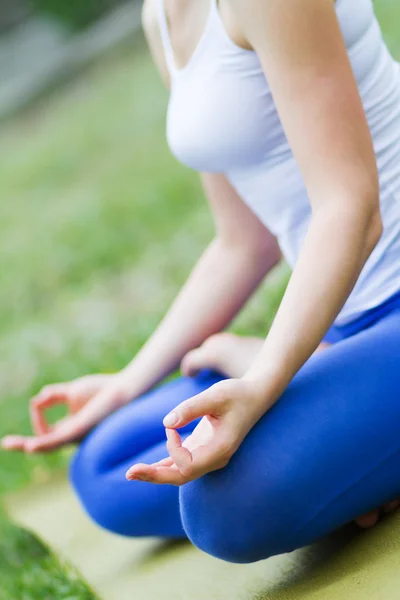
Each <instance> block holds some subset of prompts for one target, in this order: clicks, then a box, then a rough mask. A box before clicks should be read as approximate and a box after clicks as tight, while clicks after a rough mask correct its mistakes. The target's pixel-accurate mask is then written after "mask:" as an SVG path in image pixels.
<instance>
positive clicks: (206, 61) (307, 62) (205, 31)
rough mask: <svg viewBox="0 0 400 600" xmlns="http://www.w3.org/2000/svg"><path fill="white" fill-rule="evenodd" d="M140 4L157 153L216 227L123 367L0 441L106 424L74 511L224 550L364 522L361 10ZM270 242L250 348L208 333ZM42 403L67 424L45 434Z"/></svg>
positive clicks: (372, 263)
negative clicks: (162, 134) (164, 119)
mask: <svg viewBox="0 0 400 600" xmlns="http://www.w3.org/2000/svg"><path fill="white" fill-rule="evenodd" d="M143 15H144V28H145V31H146V35H147V38H148V41H149V45H150V48H151V50H152V53H153V55H154V59H155V62H156V63H157V65H158V67H159V69H160V72H161V74H162V76H163V78H164V80H165V82H166V84H167V85H168V86H169V87H170V89H171V97H170V104H169V110H168V127H167V129H168V140H169V144H170V146H171V149H172V151H173V152H174V153H175V155H176V156H177V157H178V158H179V159H180V160H181V161H182V162H184V163H185V164H186V165H188V166H190V167H192V168H194V169H196V170H198V171H199V172H201V173H202V180H203V183H204V188H205V191H206V195H207V197H208V200H209V203H210V206H211V210H212V212H213V215H214V218H215V224H216V236H215V239H214V241H213V242H212V243H211V245H210V246H209V247H208V248H207V250H206V251H205V253H204V254H203V256H202V257H201V259H200V260H199V262H198V264H197V266H196V267H195V269H194V271H193V272H192V274H191V276H190V278H189V280H188V282H187V283H186V285H185V286H184V288H183V289H182V291H181V293H180V294H179V296H178V298H177V300H176V301H175V303H174V305H173V306H172V308H171V309H170V311H169V312H168V314H167V316H166V317H165V319H164V320H163V322H162V323H161V325H160V326H159V327H158V329H157V331H156V332H155V333H154V334H153V336H152V337H151V338H150V339H149V341H148V342H147V344H146V345H145V346H144V348H143V349H142V350H141V351H140V352H139V354H138V355H137V356H136V357H135V358H134V359H133V361H132V362H131V364H130V365H129V366H128V367H127V368H126V369H124V370H123V371H122V372H121V373H119V374H117V375H112V376H110V375H98V376H92V377H86V378H83V379H80V380H78V381H75V382H72V383H66V384H60V385H54V386H50V387H48V388H46V389H44V390H43V391H42V392H41V393H40V394H39V395H38V396H37V397H36V398H34V399H33V401H32V422H33V427H34V431H35V436H34V437H31V438H26V437H21V436H12V437H9V438H6V439H5V440H4V441H3V446H4V447H5V448H7V449H15V450H23V451H26V452H41V451H46V450H51V449H53V448H57V447H59V446H61V445H63V444H66V443H68V442H71V441H74V440H77V439H80V438H81V437H82V436H84V435H85V434H86V433H87V432H88V431H89V430H90V429H91V428H93V427H94V426H95V425H98V424H99V423H100V422H101V421H103V422H102V423H101V424H100V425H98V427H97V428H96V429H94V431H93V432H92V433H90V435H88V436H87V437H86V439H85V440H84V441H83V443H82V444H81V446H80V449H79V450H78V452H77V455H76V457H75V459H74V461H73V465H72V468H71V479H72V483H73V485H74V486H75V489H76V491H77V493H78V495H79V497H80V498H81V501H82V503H83V505H84V506H85V507H86V510H87V511H88V512H89V514H90V515H91V516H92V517H93V519H94V520H96V521H97V522H98V523H99V524H100V525H102V526H103V527H105V528H108V529H110V530H112V531H114V532H117V533H120V534H123V535H127V536H147V535H151V536H153V535H156V536H165V537H174V538H177V537H184V536H188V537H189V538H190V539H191V540H192V541H193V543H194V544H196V545H197V546H198V547H199V548H201V549H203V550H204V551H206V552H208V553H210V554H212V555H214V556H217V557H220V558H222V559H224V560H228V561H232V562H251V561H256V560H260V559H263V558H267V557H269V556H272V555H274V554H279V553H282V552H287V551H290V550H293V549H295V548H298V547H301V546H304V545H306V544H308V543H310V542H312V541H314V540H316V539H318V538H320V537H321V536H322V535H324V534H326V533H328V532H330V531H332V530H333V529H335V528H337V527H339V526H341V525H342V524H344V523H346V522H349V521H351V520H353V519H355V518H357V517H358V516H359V515H363V514H364V517H362V518H360V519H359V522H360V524H361V525H363V526H368V525H372V524H373V523H374V522H376V520H377V518H378V513H377V511H376V510H374V509H375V508H376V507H377V506H380V505H382V504H383V505H385V510H390V509H393V508H394V507H396V506H397V503H396V502H391V501H393V499H395V498H396V497H398V496H399V495H400V477H399V476H398V472H399V468H400V437H399V435H398V432H399V428H400V407H399V405H398V399H397V395H398V389H399V386H400V369H399V366H400V344H399V342H400V72H399V67H398V64H397V63H396V62H395V61H394V60H393V58H392V57H391V56H390V55H389V53H388V51H387V48H386V46H385V44H384V42H383V41H382V37H381V32H380V29H379V26H378V23H377V21H376V19H375V16H374V13H373V8H372V4H371V1H370V0H338V2H337V3H336V5H335V4H334V3H333V1H332V0H301V1H300V0H284V1H283V0H267V1H265V2H258V1H257V0H219V2H218V3H217V0H201V1H200V0H199V1H198V2H190V0H165V4H164V0H147V1H146V3H145V6H144V13H143ZM276 239H277V240H278V242H279V248H280V249H281V250H282V252H283V254H284V255H285V257H286V259H287V260H288V262H289V264H291V265H292V267H293V269H294V270H293V275H292V277H291V280H290V283H289V285H288V288H287V291H286V293H285V295H284V298H283V300H282V303H281V305H280V308H279V310H278V313H277V315H276V318H275V321H274V323H273V326H272V328H271V330H270V332H269V334H268V336H267V338H266V340H265V341H263V340H258V339H254V338H238V337H236V336H234V335H231V334H228V333H218V332H221V331H222V330H223V329H224V328H225V327H226V326H227V325H228V324H229V322H230V321H231V320H232V318H233V317H234V316H235V315H236V314H237V312H238V311H239V309H240V308H241V307H242V306H243V305H244V303H245V302H246V300H247V299H248V298H249V297H250V295H251V294H252V292H253V291H254V290H255V289H256V287H257V286H258V284H259V283H260V282H261V281H262V280H263V279H264V277H265V276H266V274H267V273H268V271H269V270H270V269H271V268H272V267H273V266H274V265H275V264H276V263H277V261H278V260H279V258H280V250H279V248H278V245H277V243H276V241H275V240H276ZM329 344H331V346H330V347H329V349H324V348H326V347H327V346H328V345H329ZM317 349H324V350H323V351H322V352H317ZM181 361H182V370H183V374H184V377H182V378H180V379H178V380H176V381H173V382H170V383H167V384H163V385H161V386H159V387H158V388H156V389H155V390H154V389H153V390H152V388H153V387H154V385H155V384H156V383H158V382H160V381H161V380H162V379H163V378H165V376H166V375H168V374H169V373H170V372H172V371H173V370H174V369H175V368H176V367H177V366H178V365H179V364H180V363H181ZM149 390H152V391H149ZM132 399H136V400H135V402H131V401H132ZM55 404H67V405H68V407H69V409H70V411H71V416H70V417H68V418H67V419H65V420H63V421H61V422H60V423H58V424H57V426H56V427H54V428H50V427H49V426H48V425H47V423H46V419H45V416H44V413H45V410H46V409H47V408H49V407H51V406H53V405H55ZM111 413H113V414H111ZM110 415H111V416H110ZM163 419H164V420H163ZM164 428H166V429H164ZM178 429H179V433H178V431H177V430H178ZM165 430H166V433H167V438H168V442H167V449H168V452H167V451H166V448H165V441H164V438H165ZM168 454H169V456H168ZM126 472H127V479H128V481H127V480H126V479H125V477H124V475H125V473H126ZM155 484H160V485H155ZM162 484H166V485H162ZM385 503H389V504H385ZM371 511H372V512H371Z"/></svg>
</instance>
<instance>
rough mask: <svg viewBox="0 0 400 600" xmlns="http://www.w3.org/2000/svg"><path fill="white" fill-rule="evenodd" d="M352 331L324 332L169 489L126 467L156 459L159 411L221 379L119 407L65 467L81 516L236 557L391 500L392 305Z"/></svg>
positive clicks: (396, 448) (398, 314)
mask: <svg viewBox="0 0 400 600" xmlns="http://www.w3.org/2000/svg"><path fill="white" fill-rule="evenodd" d="M398 304H399V302H398ZM362 327H363V328H362V329H361V331H356V332H354V331H351V332H350V333H351V335H350V337H346V331H345V330H346V328H344V333H343V331H342V339H340V341H338V336H339V337H340V332H339V331H338V330H336V331H335V332H333V333H335V335H336V343H335V344H334V345H333V346H332V348H330V349H328V350H326V351H324V352H321V353H319V354H317V355H315V356H313V357H312V358H311V359H310V360H309V361H308V362H307V364H306V365H305V366H304V367H303V368H302V369H301V371H300V372H299V373H298V374H297V375H296V377H295V378H294V379H293V381H292V383H291V384H290V385H289V387H288V388H287V390H286V391H285V393H284V394H283V396H282V397H281V399H280V400H279V401H278V402H277V403H276V405H275V406H274V407H273V408H272V409H271V410H270V411H269V412H268V413H267V414H265V416H264V417H263V418H262V419H261V420H260V421H259V423H258V424H257V425H256V426H255V427H254V428H253V429H252V430H251V432H250V433H249V434H248V436H247V438H246V439H245V440H244V442H243V444H242V445H241V447H240V449H239V450H238V452H237V453H236V454H235V455H234V456H233V458H232V460H231V461H230V463H229V464H228V466H227V467H225V468H224V469H222V470H220V471H216V472H214V473H210V474H208V475H206V476H204V477H202V478H201V479H199V480H197V481H194V482H191V483H189V484H187V485H185V486H183V487H181V488H180V489H178V488H176V487H173V486H157V485H152V484H150V483H145V482H139V481H134V482H128V481H126V480H125V472H126V470H127V469H128V467H130V466H131V465H133V464H134V463H137V462H145V463H151V462H154V461H158V460H160V459H162V458H164V457H166V456H167V453H166V447H165V431H164V428H163V426H162V419H163V417H164V416H165V415H166V414H167V413H168V412H169V411H170V410H171V409H172V408H173V407H175V406H176V405H177V404H178V403H180V402H181V401H183V400H185V399H186V398H188V397H190V396H192V395H194V394H197V393H198V392H200V391H202V390H204V389H206V388H207V387H209V386H210V385H212V384H213V383H215V382H217V381H219V380H220V379H221V376H219V375H218V374H215V373H210V372H203V373H201V374H200V375H199V376H198V377H196V378H194V379H189V378H180V379H177V380H174V381H172V382H169V383H166V384H163V385H161V386H160V387H158V388H156V389H154V390H153V391H151V392H149V393H147V394H146V395H145V396H143V397H142V398H140V399H139V400H136V401H135V402H132V403H131V404H129V405H128V406H125V407H124V408H122V409H121V410H119V411H118V412H116V413H115V414H113V415H112V416H110V417H109V418H108V419H107V420H105V421H104V422H103V423H102V424H101V425H99V426H98V427H97V428H96V429H95V430H94V431H93V432H92V433H91V434H90V435H89V436H88V437H87V438H86V439H85V440H84V441H83V443H82V444H81V446H80V448H79V449H78V452H77V454H76V455H75V458H74V460H73V462H72V465H71V471H70V476H71V481H72V484H73V486H74V488H75V490H76V493H77V494H78V496H79V498H80V500H81V502H82V504H83V506H84V507H85V509H86V511H87V512H88V513H89V515H91V517H92V518H93V519H94V520H95V521H96V522H97V523H98V524H99V525H100V526H102V527H104V528H106V529H108V530H111V531H113V532H115V533H118V534H122V535H125V536H159V537H164V538H183V537H188V538H189V539H190V540H191V541H192V542H193V543H194V544H195V545H196V546H198V547H199V548H201V549H202V550H204V551H205V552H207V553H209V554H211V555H213V556H216V557H218V558H221V559H224V560H227V561H230V562H237V563H247V562H253V561H257V560H260V559H264V558H267V557H270V556H273V555H276V554H281V553H284V552H289V551H292V550H294V549H296V548H299V547H302V546H305V545H307V544H309V543H311V542H313V541H315V540H317V539H319V538H321V537H322V536H324V535H325V534H328V533H330V532H331V531H333V530H334V529H336V528H338V527H339V526H341V525H343V524H345V523H347V522H349V521H352V520H353V519H354V518H356V517H358V516H360V515H361V514H363V513H365V512H368V511H369V510H372V509H374V508H376V507H378V506H380V505H381V504H383V503H385V502H387V501H390V500H393V499H394V498H396V497H398V496H400V397H399V396H400V395H399V390H400V306H397V308H394V309H392V310H390V311H386V314H383V315H381V316H380V317H379V318H378V317H376V316H375V317H374V318H371V319H370V322H369V323H367V324H365V323H363V325H362ZM331 333H332V332H331ZM194 425H195V424H191V426H189V427H186V428H185V429H184V430H182V431H183V433H184V434H185V435H187V434H188V433H189V432H190V431H191V430H192V429H193V427H194Z"/></svg>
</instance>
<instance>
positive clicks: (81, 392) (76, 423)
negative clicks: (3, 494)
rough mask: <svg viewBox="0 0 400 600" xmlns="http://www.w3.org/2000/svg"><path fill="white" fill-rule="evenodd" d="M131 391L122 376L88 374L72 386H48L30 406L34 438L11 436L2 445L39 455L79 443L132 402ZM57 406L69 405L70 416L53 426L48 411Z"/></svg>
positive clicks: (67, 384)
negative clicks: (49, 420) (47, 416)
mask: <svg viewBox="0 0 400 600" xmlns="http://www.w3.org/2000/svg"><path fill="white" fill-rule="evenodd" d="M129 388H130V386H129V382H128V381H127V380H126V378H125V379H124V378H123V377H122V376H121V375H120V374H119V373H118V374H115V375H88V376H86V377H81V378H79V379H76V380H75V381H71V382H68V383H58V384H54V385H49V386H46V387H44V388H43V389H42V390H41V392H40V393H39V394H38V395H37V396H35V397H34V398H32V400H31V403H30V413H31V422H32V430H33V433H34V435H33V436H22V435H10V436H7V437H5V438H4V439H3V440H2V443H1V445H2V447H3V448H4V449H5V450H16V451H21V452H27V453H39V452H49V451H51V450H55V449H57V448H60V447H61V446H64V445H66V444H69V443H72V442H75V441H78V440H79V439H81V438H82V437H83V436H84V435H85V434H86V433H88V432H89V431H90V430H91V429H92V428H93V427H94V426H95V425H97V424H98V423H100V422H101V421H102V420H103V419H105V418H106V417H107V416H108V415H109V414H111V413H112V412H114V411H115V410H117V409H118V408H120V407H121V406H123V405H124V404H126V403H127V402H129V400H131V399H132V397H133V394H132V391H129ZM57 405H64V406H66V408H67V411H68V414H67V416H66V417H64V418H63V419H61V420H60V421H58V422H57V423H55V424H54V425H50V424H49V423H48V421H47V419H46V411H47V410H48V409H49V408H52V407H54V406H57Z"/></svg>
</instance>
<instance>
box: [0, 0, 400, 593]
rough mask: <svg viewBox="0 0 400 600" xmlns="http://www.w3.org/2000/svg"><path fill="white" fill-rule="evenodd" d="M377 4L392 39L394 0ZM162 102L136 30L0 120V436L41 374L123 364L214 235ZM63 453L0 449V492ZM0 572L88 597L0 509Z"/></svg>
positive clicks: (278, 279)
mask: <svg viewBox="0 0 400 600" xmlns="http://www.w3.org/2000/svg"><path fill="white" fill-rule="evenodd" d="M378 8H379V15H380V16H381V18H382V22H383V24H384V25H385V26H386V31H387V32H388V38H389V41H390V42H391V44H393V47H394V48H396V40H398V39H399V38H400V36H398V35H397V27H396V26H398V24H399V23H400V8H399V7H398V3H397V0H396V2H395V1H394V0H392V1H391V0H385V1H383V0H382V1H381V2H380V3H379V4H378ZM396 36H397V38H396ZM166 102H167V95H166V92H165V90H164V89H163V88H162V86H161V84H160V83H159V80H158V76H157V74H156V72H155V70H154V69H153V67H152V65H151V62H150V59H149V57H148V55H147V53H146V52H145V51H144V49H143V41H142V40H141V39H139V40H138V41H137V43H136V44H135V46H133V47H132V48H129V49H125V50H124V51H121V52H120V53H119V54H116V55H114V56H112V57H110V58H109V60H108V61H103V63H102V64H101V65H98V66H96V67H94V68H92V69H91V70H90V71H89V72H87V73H85V75H83V76H82V77H80V78H79V79H78V80H77V81H75V82H74V83H73V84H70V85H69V86H68V87H67V88H66V89H62V90H60V91H59V92H58V93H57V94H53V96H52V97H51V98H49V99H47V100H46V101H43V102H42V103H41V104H40V105H39V106H36V107H35V108H34V109H32V110H31V111H30V112H29V113H26V114H24V115H23V116H21V117H19V118H17V119H15V120H14V121H13V122H11V123H8V124H7V125H6V126H4V127H3V130H2V131H1V132H0V152H1V156H2V160H1V161H0V193H1V197H2V199H3V201H2V203H1V205H0V256H1V268H0V287H1V289H2V302H1V304H0V327H1V331H2V336H1V338H0V355H1V357H2V360H1V364H0V381H1V389H2V394H1V399H0V436H2V435H4V434H7V433H13V432H15V433H16V432H23V433H28V432H29V430H30V429H29V419H28V411H27V406H28V401H29V398H30V396H31V395H32V394H34V393H35V392H36V391H37V390H38V389H39V388H40V387H41V386H42V385H43V384H45V383H48V382H52V381H62V380H69V379H71V378H74V377H77V376H79V375H82V374H85V373H89V372H97V371H109V370H117V369H119V368H121V367H122V366H123V365H125V364H126V363H127V362H128V361H129V360H130V359H131V357H132V356H133V355H134V353H135V352H136V351H137V349H138V348H139V347H140V345H141V344H142V343H143V342H144V340H145V339H146V338H147V337H148V335H149V334H150V333H151V332H152V330H153V329H154V328H155V326H156V324H157V323H158V322H159V320H160V319H161V317H162V315H163V314H164V312H165V309H166V308H167V307H168V305H169V303H170V302H171V301H172V299H173V298H174V295H175V294H176V292H177V290H178V289H179V287H180V285H181V284H182V283H183V281H184V280H185V277H186V276H187V274H188V273H189V271H190V268H191V266H192V265H193V264H194V262H195V260H196V258H197V257H198V256H199V254H200V253H201V251H202V249H203V248H204V246H205V245H206V243H207V242H208V241H209V240H210V239H211V237H212V235H213V231H212V224H211V220H210V216H209V214H208V211H207V209H206V206H205V203H204V198H203V195H202V192H201V189H200V186H199V182H198V178H197V176H196V175H195V174H194V173H193V172H192V171H190V170H188V169H185V168H183V167H182V166H180V165H179V164H178V163H177V162H176V161H175V159H174V158H173V157H172V156H171V155H170V153H169V151H168V148H167V146H166V142H165V135H164V127H165V108H166ZM286 280H287V272H286V271H280V272H278V273H277V275H276V276H275V278H274V279H273V281H272V283H270V284H269V285H268V286H263V287H262V289H261V290H260V291H259V292H258V293H257V294H256V296H255V298H254V299H253V300H252V302H251V303H250V304H249V306H248V307H247V308H246V310H245V311H244V313H243V314H242V315H241V316H240V317H239V319H238V321H237V322H236V324H235V329H236V330H237V331H239V332H247V333H255V332H257V333H262V332H265V331H266V330H267V327H268V325H269V322H270V320H271V318H272V315H273V313H274V310H275V308H276V306H277V304H278V303H279V299H280V297H281V294H282V291H283V289H284V286H285V283H286ZM67 460H68V453H66V452H59V453H56V454H54V455H52V456H46V457H25V456H21V455H15V454H6V453H1V454H0V494H2V495H4V494H6V493H7V492H10V491H15V490H18V489H20V488H22V487H23V486H25V485H27V484H28V483H30V482H41V481H45V480H46V479H48V478H49V477H50V476H51V474H52V473H53V472H54V470H56V469H60V468H63V467H65V466H66V464H67ZM0 581H1V586H0V600H16V599H18V600H31V599H32V600H33V599H35V600H36V599H37V598H40V599H41V600H46V599H54V598H57V599H60V600H63V599H64V600H86V599H89V598H92V597H93V596H92V595H91V593H90V592H89V591H88V590H87V588H86V587H85V585H84V584H83V583H82V582H81V581H80V580H79V579H77V578H76V576H75V574H74V573H72V572H71V570H70V569H68V567H66V566H65V565H61V564H60V563H59V562H58V561H57V559H56V558H55V557H54V556H53V555H52V554H51V553H50V552H49V551H48V549H47V548H46V547H44V546H43V545H42V544H41V543H39V542H38V541H37V540H36V539H35V538H34V537H33V536H31V535H30V534H28V533H26V532H23V531H21V530H19V529H17V528H16V527H14V526H12V525H11V524H9V523H7V521H6V519H5V518H4V516H3V517H0Z"/></svg>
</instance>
